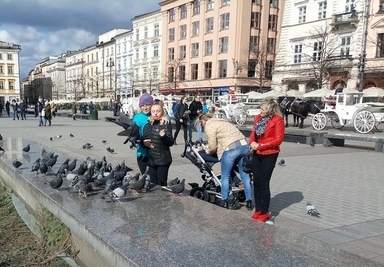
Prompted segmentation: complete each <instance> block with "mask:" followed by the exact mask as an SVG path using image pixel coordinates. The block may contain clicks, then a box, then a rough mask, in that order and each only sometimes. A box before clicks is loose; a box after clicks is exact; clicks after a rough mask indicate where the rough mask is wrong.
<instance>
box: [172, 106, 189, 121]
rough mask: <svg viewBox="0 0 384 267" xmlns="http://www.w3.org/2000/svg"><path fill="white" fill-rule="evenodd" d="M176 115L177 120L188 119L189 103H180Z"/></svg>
mask: <svg viewBox="0 0 384 267" xmlns="http://www.w3.org/2000/svg"><path fill="white" fill-rule="evenodd" d="M175 117H176V119H177V120H180V119H183V120H185V119H188V105H187V104H180V105H179V108H178V109H177V113H176V116H175Z"/></svg>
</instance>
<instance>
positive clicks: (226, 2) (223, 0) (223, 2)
mask: <svg viewBox="0 0 384 267" xmlns="http://www.w3.org/2000/svg"><path fill="white" fill-rule="evenodd" d="M230 4H231V0H221V6H229V5H230Z"/></svg>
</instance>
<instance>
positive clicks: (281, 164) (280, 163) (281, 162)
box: [278, 159, 285, 167]
mask: <svg viewBox="0 0 384 267" xmlns="http://www.w3.org/2000/svg"><path fill="white" fill-rule="evenodd" d="M278 164H279V166H282V167H284V166H285V160H284V159H282V160H280V161H279V163H278Z"/></svg>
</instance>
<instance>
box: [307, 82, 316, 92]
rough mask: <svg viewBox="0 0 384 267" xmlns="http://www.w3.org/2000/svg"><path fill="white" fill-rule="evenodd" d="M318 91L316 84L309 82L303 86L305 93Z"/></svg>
mask: <svg viewBox="0 0 384 267" xmlns="http://www.w3.org/2000/svg"><path fill="white" fill-rule="evenodd" d="M317 89H319V85H318V84H317V83H316V82H309V83H307V85H306V86H305V92H306V93H308V92H312V91H315V90H317Z"/></svg>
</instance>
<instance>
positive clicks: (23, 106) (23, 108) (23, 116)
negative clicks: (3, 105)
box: [19, 99, 27, 120]
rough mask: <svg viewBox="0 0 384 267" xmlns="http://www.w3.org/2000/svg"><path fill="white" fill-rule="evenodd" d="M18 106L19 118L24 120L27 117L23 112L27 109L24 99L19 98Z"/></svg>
mask: <svg viewBox="0 0 384 267" xmlns="http://www.w3.org/2000/svg"><path fill="white" fill-rule="evenodd" d="M19 108H20V115H21V120H26V119H27V117H26V116H25V113H26V111H27V104H26V103H25V100H24V99H22V100H21V102H20V105H19Z"/></svg>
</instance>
